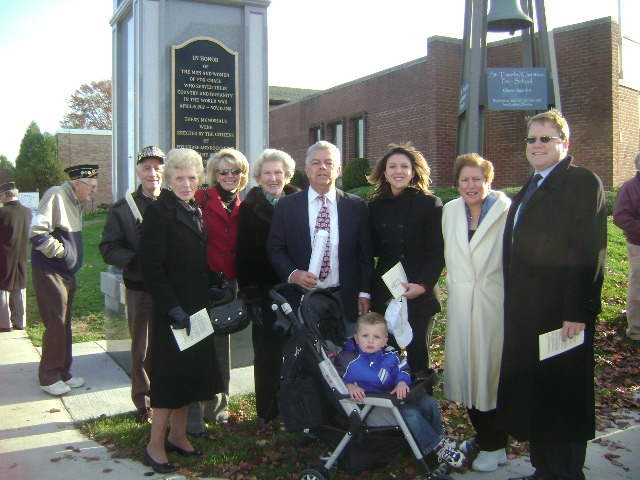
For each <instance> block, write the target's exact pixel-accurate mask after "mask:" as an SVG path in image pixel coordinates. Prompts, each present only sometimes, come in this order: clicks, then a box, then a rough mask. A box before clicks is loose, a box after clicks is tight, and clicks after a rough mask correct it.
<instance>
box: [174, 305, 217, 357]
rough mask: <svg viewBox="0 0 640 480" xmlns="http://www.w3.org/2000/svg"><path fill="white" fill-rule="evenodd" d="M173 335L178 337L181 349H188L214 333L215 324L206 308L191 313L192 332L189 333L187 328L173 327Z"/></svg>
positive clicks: (177, 340)
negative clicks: (212, 323)
mask: <svg viewBox="0 0 640 480" xmlns="http://www.w3.org/2000/svg"><path fill="white" fill-rule="evenodd" d="M171 331H172V332H173V336H174V337H176V342H177V343H178V348H179V349H180V351H183V350H186V349H187V348H189V347H192V346H194V345H195V344H196V343H198V342H199V341H201V340H204V339H205V338H207V337H208V336H209V335H211V334H212V333H213V325H211V319H210V318H209V313H208V312H207V309H206V308H203V309H202V310H200V311H199V312H196V313H194V314H193V315H191V334H190V335H187V329H186V328H179V329H177V330H174V329H173V328H171Z"/></svg>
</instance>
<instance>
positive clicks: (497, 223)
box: [442, 153, 511, 472]
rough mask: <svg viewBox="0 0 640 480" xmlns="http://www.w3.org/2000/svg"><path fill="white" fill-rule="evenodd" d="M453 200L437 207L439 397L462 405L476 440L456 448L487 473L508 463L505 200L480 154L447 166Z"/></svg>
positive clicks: (470, 154)
mask: <svg viewBox="0 0 640 480" xmlns="http://www.w3.org/2000/svg"><path fill="white" fill-rule="evenodd" d="M454 172H455V175H456V178H457V179H458V188H459V190H460V195H461V196H460V198H458V199H456V200H453V201H451V202H449V203H447V204H446V205H445V206H444V211H443V216H442V230H443V236H444V241H445V261H446V265H447V276H446V280H447V289H448V296H447V333H446V349H445V360H444V365H445V376H444V394H445V396H446V397H447V398H448V399H450V400H453V401H456V402H459V403H462V404H464V405H465V406H466V407H467V411H468V413H469V418H470V420H471V423H472V424H473V427H474V429H475V430H476V436H475V437H474V438H473V439H471V440H467V441H466V442H464V443H463V444H462V445H461V447H460V449H461V450H462V451H464V452H465V453H467V454H474V453H478V456H477V458H476V459H475V460H474V462H473V465H472V468H473V469H474V470H479V471H487V472H489V471H493V470H496V469H497V468H498V466H499V465H501V464H503V463H505V462H506V461H507V456H506V451H505V447H506V445H507V435H506V434H504V433H503V432H501V431H499V430H498V429H497V427H496V400H497V393H498V379H499V376H500V361H501V356H502V341H503V335H504V326H503V319H504V313H503V299H504V279H503V275H502V235H503V231H504V226H505V222H506V219H507V213H508V211H509V205H510V204H511V200H509V198H508V197H507V196H506V195H505V194H503V193H502V192H497V191H492V190H491V189H490V187H491V181H492V180H493V165H492V163H491V162H489V161H488V160H485V159H484V158H482V157H481V156H480V155H478V154H475V153H468V154H465V155H461V156H459V157H458V158H457V159H456V161H455V165H454Z"/></svg>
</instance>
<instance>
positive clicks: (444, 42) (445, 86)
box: [270, 18, 640, 188]
mask: <svg viewBox="0 0 640 480" xmlns="http://www.w3.org/2000/svg"><path fill="white" fill-rule="evenodd" d="M617 35H618V26H617V24H616V23H614V22H613V21H612V20H611V19H609V18H605V19H599V20H593V21H590V22H585V23H581V24H578V25H573V26H568V27H563V28H560V29H556V30H555V31H554V41H555V46H556V56H557V63H558V81H559V84H560V94H561V99H562V111H563V114H564V115H565V117H566V118H567V119H568V121H569V125H570V127H571V138H570V148H569V151H570V153H571V154H572V155H573V156H574V157H575V163H576V164H578V165H583V166H586V167H588V168H590V169H592V170H593V171H595V172H596V173H597V174H598V175H599V176H600V178H601V179H602V181H603V183H604V185H605V187H607V188H610V187H611V186H613V185H619V184H620V183H622V182H623V181H624V180H626V179H627V178H629V177H630V176H631V175H632V174H633V171H634V168H633V165H632V164H633V158H634V157H635V154H636V153H637V152H638V151H640V138H639V136H640V134H639V133H638V132H639V119H638V116H639V114H638V110H639V101H640V96H639V92H638V91H637V90H633V89H630V88H628V87H622V86H619V82H618V65H617V59H618V48H619V47H618V45H617ZM461 62H462V46H461V41H460V40H456V39H450V38H444V37H432V38H430V39H429V41H428V56H427V57H424V58H421V59H418V60H415V61H413V62H409V63H406V64H403V65H400V66H398V67H395V68H392V69H389V70H385V71H382V72H379V73H376V74H374V75H370V76H368V77H364V78H362V79H359V80H356V81H353V82H349V83H346V84H344V85H340V86H337V87H334V88H332V89H329V90H325V91H323V92H321V93H319V94H316V95H313V96H311V97H307V98H306V99H302V100H299V101H296V102H292V103H290V104H286V105H283V106H279V107H276V108H273V109H271V111H270V146H271V147H272V148H278V149H282V150H285V151H287V152H289V153H290V154H291V155H292V156H293V158H294V159H295V160H296V162H297V163H298V165H299V168H303V163H304V154H305V152H306V149H307V148H308V146H309V145H310V143H311V142H310V133H309V132H310V128H311V127H312V126H320V127H321V128H322V130H323V132H324V137H323V138H326V139H327V140H330V141H331V140H332V138H330V134H329V130H330V129H329V128H328V125H329V124H330V123H332V122H335V121H336V119H343V120H344V139H343V141H344V144H343V150H344V152H343V154H344V156H345V157H346V159H347V161H348V160H349V159H352V158H353V153H354V145H353V143H354V132H353V121H352V120H353V119H354V118H357V117H361V116H364V117H365V156H366V157H367V158H369V160H370V161H371V162H372V163H375V161H376V160H377V159H378V158H379V157H380V156H381V155H382V154H383V153H384V152H385V150H386V147H387V145H388V144H389V143H392V142H404V141H411V142H413V144H414V145H415V146H416V148H418V150H420V151H421V152H422V153H423V154H424V155H425V157H426V158H427V161H428V162H429V164H430V166H431V176H432V180H433V182H434V185H435V186H447V185H451V184H452V183H453V178H452V173H453V160H454V158H455V155H456V131H457V120H458V118H457V108H458V94H459V88H460V66H461ZM520 66H522V48H521V43H520V39H519V37H516V38H514V39H508V40H502V41H500V42H494V43H492V44H490V45H489V48H488V49H487V67H520ZM325 127H327V128H325ZM526 133H527V132H526V112H523V111H487V112H486V120H485V141H484V145H485V147H484V150H485V151H484V156H485V157H486V158H488V159H489V160H491V161H492V162H493V163H494V166H495V170H496V177H495V180H494V186H495V187H497V188H501V187H506V186H515V185H521V184H522V183H523V182H524V181H525V180H526V178H527V176H528V175H529V174H530V173H529V165H528V163H527V161H526V158H525V156H524V151H525V144H524V138H525V136H526Z"/></svg>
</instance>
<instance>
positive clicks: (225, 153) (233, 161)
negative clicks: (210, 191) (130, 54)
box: [207, 148, 249, 193]
mask: <svg viewBox="0 0 640 480" xmlns="http://www.w3.org/2000/svg"><path fill="white" fill-rule="evenodd" d="M223 163H229V164H230V165H232V166H233V167H234V168H237V169H239V170H240V183H239V184H238V189H237V190H236V193H237V192H240V191H242V190H243V189H244V187H246V186H247V183H248V182H249V162H248V161H247V157H245V156H244V155H243V154H242V152H240V151H238V150H236V149H235V148H223V149H222V150H219V151H217V152H216V153H214V154H213V155H211V156H210V157H209V160H208V161H207V183H208V184H209V186H210V187H213V186H214V185H217V184H218V178H217V177H216V170H219V169H220V165H222V164H223Z"/></svg>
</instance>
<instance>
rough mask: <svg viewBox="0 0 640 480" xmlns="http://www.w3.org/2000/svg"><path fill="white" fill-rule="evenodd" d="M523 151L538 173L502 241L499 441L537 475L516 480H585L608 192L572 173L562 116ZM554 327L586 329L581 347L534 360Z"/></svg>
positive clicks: (577, 170)
mask: <svg viewBox="0 0 640 480" xmlns="http://www.w3.org/2000/svg"><path fill="white" fill-rule="evenodd" d="M526 144H527V146H526V156H527V160H528V161H529V163H530V165H531V167H533V169H534V170H535V175H534V176H532V177H531V178H530V179H529V181H528V182H527V183H526V184H525V185H524V187H523V188H522V190H521V191H520V193H519V194H518V195H517V196H516V198H515V199H514V201H513V203H512V205H511V208H510V210H509V215H508V217H507V224H506V227H505V234H504V249H503V261H504V275H505V331H504V346H503V353H502V366H501V371H500V383H499V387H498V414H499V416H500V422H501V427H502V430H503V431H504V432H505V433H508V434H510V435H512V436H513V437H515V438H517V439H518V440H528V441H529V443H530V449H531V465H532V466H533V467H534V468H535V472H534V474H533V475H529V476H525V477H521V478H523V479H544V480H560V479H562V480H565V479H576V480H584V478H585V476H584V473H583V467H584V461H585V455H586V448H587V441H588V440H590V439H592V438H594V435H595V400H594V385H593V375H594V352H593V337H594V330H595V322H596V318H597V316H598V314H599V313H600V310H601V303H600V294H601V290H602V282H603V278H604V265H605V259H606V245H607V223H606V221H607V217H606V209H605V202H604V192H603V188H602V183H601V182H600V179H599V178H598V177H597V176H596V175H595V174H594V173H593V172H591V171H590V170H587V169H586V168H583V167H578V166H575V165H572V161H573V159H572V157H570V156H568V155H567V152H568V148H569V125H568V124H567V121H566V120H565V119H564V118H563V117H562V115H561V114H560V113H559V112H558V111H556V110H551V111H549V112H544V113H540V114H538V115H536V116H534V117H532V118H530V119H529V121H528V136H527V138H526ZM534 182H535V184H534ZM536 184H537V185H536ZM559 329H561V336H562V341H566V340H567V339H571V338H573V337H574V336H577V335H579V334H580V333H581V332H583V331H584V343H582V344H581V345H579V346H577V347H575V348H573V349H570V350H566V351H564V352H563V353H560V354H558V355H556V356H553V357H550V358H547V359H546V360H540V357H539V336H540V335H541V334H544V333H548V332H551V331H554V330H559Z"/></svg>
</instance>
